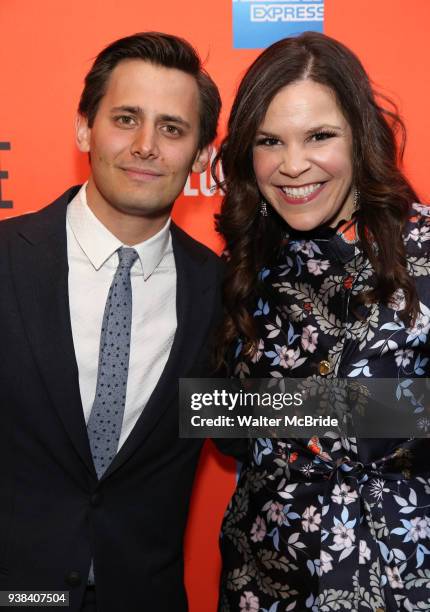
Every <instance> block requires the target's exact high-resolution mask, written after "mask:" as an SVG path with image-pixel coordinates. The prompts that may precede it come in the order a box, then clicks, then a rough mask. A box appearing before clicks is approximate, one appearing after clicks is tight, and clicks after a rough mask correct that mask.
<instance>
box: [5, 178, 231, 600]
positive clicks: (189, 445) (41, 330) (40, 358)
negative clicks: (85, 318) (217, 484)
mask: <svg viewBox="0 0 430 612" xmlns="http://www.w3.org/2000/svg"><path fill="white" fill-rule="evenodd" d="M76 192H77V189H76V188H73V189H71V190H69V191H68V192H66V193H65V194H64V195H63V196H62V197H60V198H59V199H58V200H57V201H56V202H54V203H53V204H52V205H50V206H48V207H47V208H45V209H43V210H41V211H40V212H37V213H35V214H30V215H25V216H23V217H19V218H15V219H10V220H7V221H4V222H2V223H0V292H1V293H0V295H1V297H0V329H1V332H0V356H1V360H0V590H14V589H22V590H32V589H37V590H45V589H49V590H66V591H69V592H70V601H71V605H70V610H71V611H72V612H74V611H76V610H79V608H80V604H81V600H82V597H83V592H84V589H85V586H86V582H87V576H88V570H89V567H90V561H91V559H94V567H95V575H96V589H97V602H98V607H99V610H101V612H135V611H136V612H143V611H145V612H146V611H151V612H172V611H173V610H175V612H181V611H184V610H186V609H187V604H186V595H185V590H184V585H183V550H182V543H183V533H184V529H185V524H186V518H187V511H188V504H189V498H190V493H191V487H192V483H193V476H194V472H195V468H196V463H197V459H198V455H199V452H200V449H201V441H200V440H181V439H178V404H177V400H178V398H177V386H178V385H177V379H178V377H183V376H187V375H190V373H191V372H192V373H193V375H197V376H198V375H199V374H204V372H199V365H198V363H196V359H197V356H198V355H199V354H201V352H202V350H204V347H205V343H206V338H207V334H208V332H209V330H210V328H211V326H212V325H213V322H214V320H215V318H216V317H217V316H219V308H220V306H219V280H220V267H221V266H220V263H219V260H218V258H217V257H216V256H215V255H214V254H213V253H212V252H211V251H209V250H208V249H207V248H206V247H204V246H203V245H201V244H199V243H198V242H196V241H195V240H193V239H192V238H190V237H189V236H188V235H187V234H185V233H184V232H183V231H181V230H180V229H179V228H178V227H176V226H175V225H174V224H172V230H171V231H172V240H173V250H174V256H175V262H176V269H177V318H178V328H177V332H176V335H175V339H174V343H173V346H172V350H171V354H170V357H169V359H168V362H167V364H166V366H165V369H164V371H163V373H162V376H161V378H160V380H159V382H158V384H157V386H156V388H155V390H154V392H153V393H152V395H151V397H150V399H149V401H148V404H147V405H146V407H145V409H144V411H143V413H142V415H141V417H140V418H139V420H138V422H137V424H136V426H135V428H134V429H133V431H132V432H131V434H130V436H129V438H128V439H127V441H126V442H125V444H124V445H123V447H122V448H121V449H120V450H119V452H118V454H117V456H116V457H115V459H114V461H113V462H112V464H111V465H110V467H109V468H108V470H107V472H106V473H105V475H104V476H103V477H102V479H101V480H100V482H98V481H97V477H96V473H95V470H94V467H93V462H92V458H91V452H90V447H89V442H88V437H87V432H86V425H85V421H84V416H83V410H82V405H81V399H80V393H79V384H78V369H77V364H76V359H75V354H74V348H73V341H72V333H71V323H70V314H69V304H68V278H67V276H68V264H67V245H66V209H67V204H68V202H69V201H70V200H71V199H72V198H73V197H74V195H75V194H76ZM154 333H155V334H156V333H157V330H156V329H154ZM142 350H143V351H144V350H145V347H144V346H143V347H142Z"/></svg>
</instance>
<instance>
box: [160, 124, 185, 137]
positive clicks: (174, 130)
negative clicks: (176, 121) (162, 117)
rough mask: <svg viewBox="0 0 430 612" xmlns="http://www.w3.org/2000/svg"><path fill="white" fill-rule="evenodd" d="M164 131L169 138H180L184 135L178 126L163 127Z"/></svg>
mask: <svg viewBox="0 0 430 612" xmlns="http://www.w3.org/2000/svg"><path fill="white" fill-rule="evenodd" d="M162 129H163V131H164V132H167V134H169V136H180V135H181V134H182V131H181V130H180V129H179V128H178V127H177V126H176V125H163V127H162Z"/></svg>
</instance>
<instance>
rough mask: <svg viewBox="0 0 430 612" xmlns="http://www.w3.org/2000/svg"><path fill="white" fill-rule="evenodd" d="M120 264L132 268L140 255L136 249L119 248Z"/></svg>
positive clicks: (122, 266)
mask: <svg viewBox="0 0 430 612" xmlns="http://www.w3.org/2000/svg"><path fill="white" fill-rule="evenodd" d="M118 257H119V266H120V267H121V268H126V269H128V270H130V268H131V266H132V265H133V264H134V262H135V261H136V259H137V258H138V257H139V255H138V254H137V251H136V250H135V249H131V248H130V247H121V248H120V249H118Z"/></svg>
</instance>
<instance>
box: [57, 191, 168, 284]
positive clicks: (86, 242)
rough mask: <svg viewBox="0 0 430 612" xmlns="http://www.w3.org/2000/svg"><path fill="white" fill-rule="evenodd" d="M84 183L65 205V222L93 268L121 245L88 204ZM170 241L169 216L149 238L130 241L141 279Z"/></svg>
mask: <svg viewBox="0 0 430 612" xmlns="http://www.w3.org/2000/svg"><path fill="white" fill-rule="evenodd" d="M86 186H87V183H85V184H84V185H82V187H81V189H80V190H79V192H78V193H77V194H76V196H75V197H74V198H73V200H72V201H71V202H70V204H69V206H68V208H67V222H68V223H69V226H70V228H71V230H72V232H73V235H74V236H75V238H76V241H77V242H78V244H79V246H80V247H81V249H82V251H83V252H84V253H85V255H86V256H87V258H88V260H89V261H90V262H91V264H92V265H93V266H94V268H95V269H96V270H99V269H100V268H101V267H102V266H103V265H104V264H105V263H106V262H107V260H108V259H110V257H112V255H113V254H114V253H115V252H116V251H117V250H118V249H119V248H120V247H122V246H129V245H125V244H124V243H122V242H121V241H120V240H119V239H118V238H117V237H116V236H114V235H113V234H112V233H111V232H110V231H109V230H108V229H107V227H105V226H104V225H103V223H102V222H101V221H100V220H99V219H98V218H97V217H96V216H95V214H94V213H93V212H92V210H91V209H90V207H89V206H88V204H87V194H86ZM170 245H171V237H170V217H169V219H168V220H167V222H166V224H165V225H164V227H163V228H162V229H161V230H160V231H159V232H157V234H155V235H154V236H151V238H148V240H145V241H144V242H140V243H139V244H135V245H133V248H134V249H135V250H136V251H137V254H138V256H139V261H140V265H141V268H142V272H143V277H144V280H147V279H148V278H149V277H150V276H151V274H152V273H153V272H154V270H155V269H156V268H157V266H158V265H159V264H160V263H161V260H162V259H163V257H164V255H165V254H166V252H167V251H168V249H169V247H170Z"/></svg>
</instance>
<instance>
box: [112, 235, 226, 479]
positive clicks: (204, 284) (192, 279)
mask: <svg viewBox="0 0 430 612" xmlns="http://www.w3.org/2000/svg"><path fill="white" fill-rule="evenodd" d="M172 240H173V251H174V255H175V264H176V274H177V289H176V311H177V320H178V327H177V330H176V334H175V338H174V341H173V345H172V349H171V351H170V355H169V358H168V360H167V363H166V366H165V368H164V370H163V372H162V375H161V377H160V379H159V381H158V383H157V385H156V387H155V389H154V391H153V393H152V395H151V397H150V398H149V400H148V403H147V405H146V406H145V408H144V410H143V412H142V414H141V416H140V417H139V419H138V421H137V423H136V425H135V427H134V428H133V430H132V432H131V433H130V435H129V437H128V438H127V440H126V442H125V443H124V445H123V446H122V447H121V449H120V450H119V452H118V454H117V456H116V457H115V459H114V460H113V462H112V464H111V465H110V467H109V468H108V470H107V471H106V473H105V475H104V476H103V478H106V477H108V476H109V475H110V474H111V473H112V472H113V471H115V470H116V469H117V468H118V467H119V466H120V465H122V464H123V463H124V461H126V460H127V459H128V458H129V457H130V456H131V455H132V453H134V452H135V450H136V449H137V448H138V447H139V446H141V444H142V442H143V441H144V439H145V438H146V437H147V436H148V435H149V434H150V433H151V431H152V430H153V429H154V427H155V426H156V425H157V423H158V422H159V420H160V419H161V418H162V416H163V415H164V413H165V411H166V410H167V408H168V406H169V403H170V402H171V401H172V399H173V398H174V396H175V395H177V393H178V379H179V378H181V377H183V376H186V374H187V372H188V371H189V369H190V367H191V365H192V364H193V362H194V360H195V358H196V355H197V352H198V351H199V349H200V347H201V345H202V342H203V340H204V337H205V335H206V334H207V332H208V329H209V325H210V322H211V318H212V315H213V311H214V295H215V292H216V266H215V264H214V261H213V259H212V258H211V259H209V257H208V256H207V255H206V254H202V251H201V250H200V249H197V248H196V246H195V244H194V242H193V241H192V240H191V239H190V238H189V236H187V235H186V234H185V233H184V232H182V231H181V230H180V229H179V228H177V227H176V226H175V225H174V224H173V223H172ZM176 409H177V406H176Z"/></svg>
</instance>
